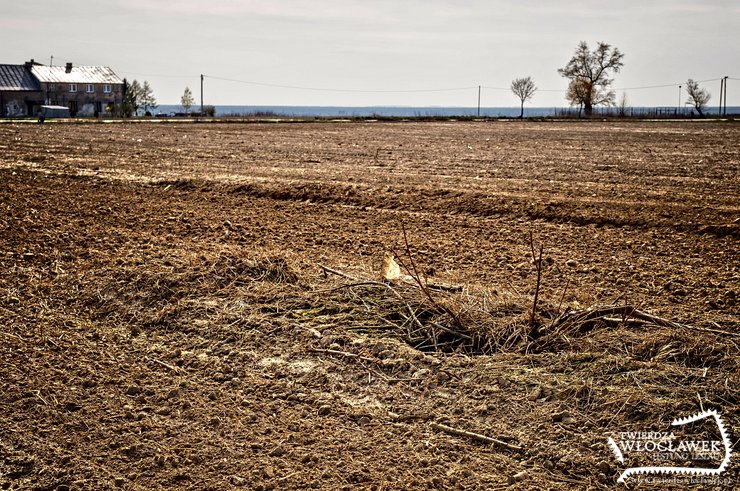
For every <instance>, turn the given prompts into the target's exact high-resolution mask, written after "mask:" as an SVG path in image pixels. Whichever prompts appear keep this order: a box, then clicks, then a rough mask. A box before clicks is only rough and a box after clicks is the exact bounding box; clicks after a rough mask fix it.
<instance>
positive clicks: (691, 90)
mask: <svg viewBox="0 0 740 491" xmlns="http://www.w3.org/2000/svg"><path fill="white" fill-rule="evenodd" d="M686 92H687V93H688V94H689V100H688V102H687V103H688V104H691V105H693V106H694V109H696V112H698V113H699V116H701V117H702V118H703V117H704V110H705V109H706V108H707V104H708V103H709V99H711V98H712V96H711V94H710V93H709V92H708V91H707V90H706V89H700V88H699V82H695V81H694V80H693V79H691V78H690V79H689V80H688V81H687V82H686Z"/></svg>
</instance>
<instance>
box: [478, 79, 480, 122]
mask: <svg viewBox="0 0 740 491" xmlns="http://www.w3.org/2000/svg"><path fill="white" fill-rule="evenodd" d="M478 117H479V118H480V85H479V86H478Z"/></svg>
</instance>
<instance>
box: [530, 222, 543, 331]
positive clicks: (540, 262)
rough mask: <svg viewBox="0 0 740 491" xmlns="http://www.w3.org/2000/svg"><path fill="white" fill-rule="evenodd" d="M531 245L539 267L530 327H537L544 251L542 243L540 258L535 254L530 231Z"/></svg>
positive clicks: (533, 259) (534, 258) (535, 263)
mask: <svg viewBox="0 0 740 491" xmlns="http://www.w3.org/2000/svg"><path fill="white" fill-rule="evenodd" d="M529 246H530V247H531V249H532V261H533V262H534V265H535V267H536V268H537V284H536V285H535V288H534V300H533V301H532V316H531V317H530V319H529V327H530V328H532V329H534V328H535V327H536V325H535V318H536V315H537V300H538V299H539V296H540V285H541V283H542V252H543V247H542V245H540V255H539V258H538V257H537V256H536V255H535V252H534V237H533V236H532V232H531V231H530V232H529Z"/></svg>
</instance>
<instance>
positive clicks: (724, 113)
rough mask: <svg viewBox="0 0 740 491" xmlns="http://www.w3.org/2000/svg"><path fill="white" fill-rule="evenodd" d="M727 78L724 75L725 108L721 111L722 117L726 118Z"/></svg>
mask: <svg viewBox="0 0 740 491" xmlns="http://www.w3.org/2000/svg"><path fill="white" fill-rule="evenodd" d="M728 78H729V77H728V76H727V75H725V107H724V109H723V110H722V115H724V116H727V79H728Z"/></svg>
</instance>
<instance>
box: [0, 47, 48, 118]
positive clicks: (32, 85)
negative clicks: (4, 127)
mask: <svg viewBox="0 0 740 491" xmlns="http://www.w3.org/2000/svg"><path fill="white" fill-rule="evenodd" d="M30 63H32V61H31V62H28V63H26V64H25V65H0V117H22V116H31V115H33V114H34V108H35V107H36V106H37V105H38V104H39V102H41V101H40V95H41V84H40V83H39V81H38V80H37V79H36V78H35V77H34V76H33V74H32V73H31V67H30V65H29V64H30Z"/></svg>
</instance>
